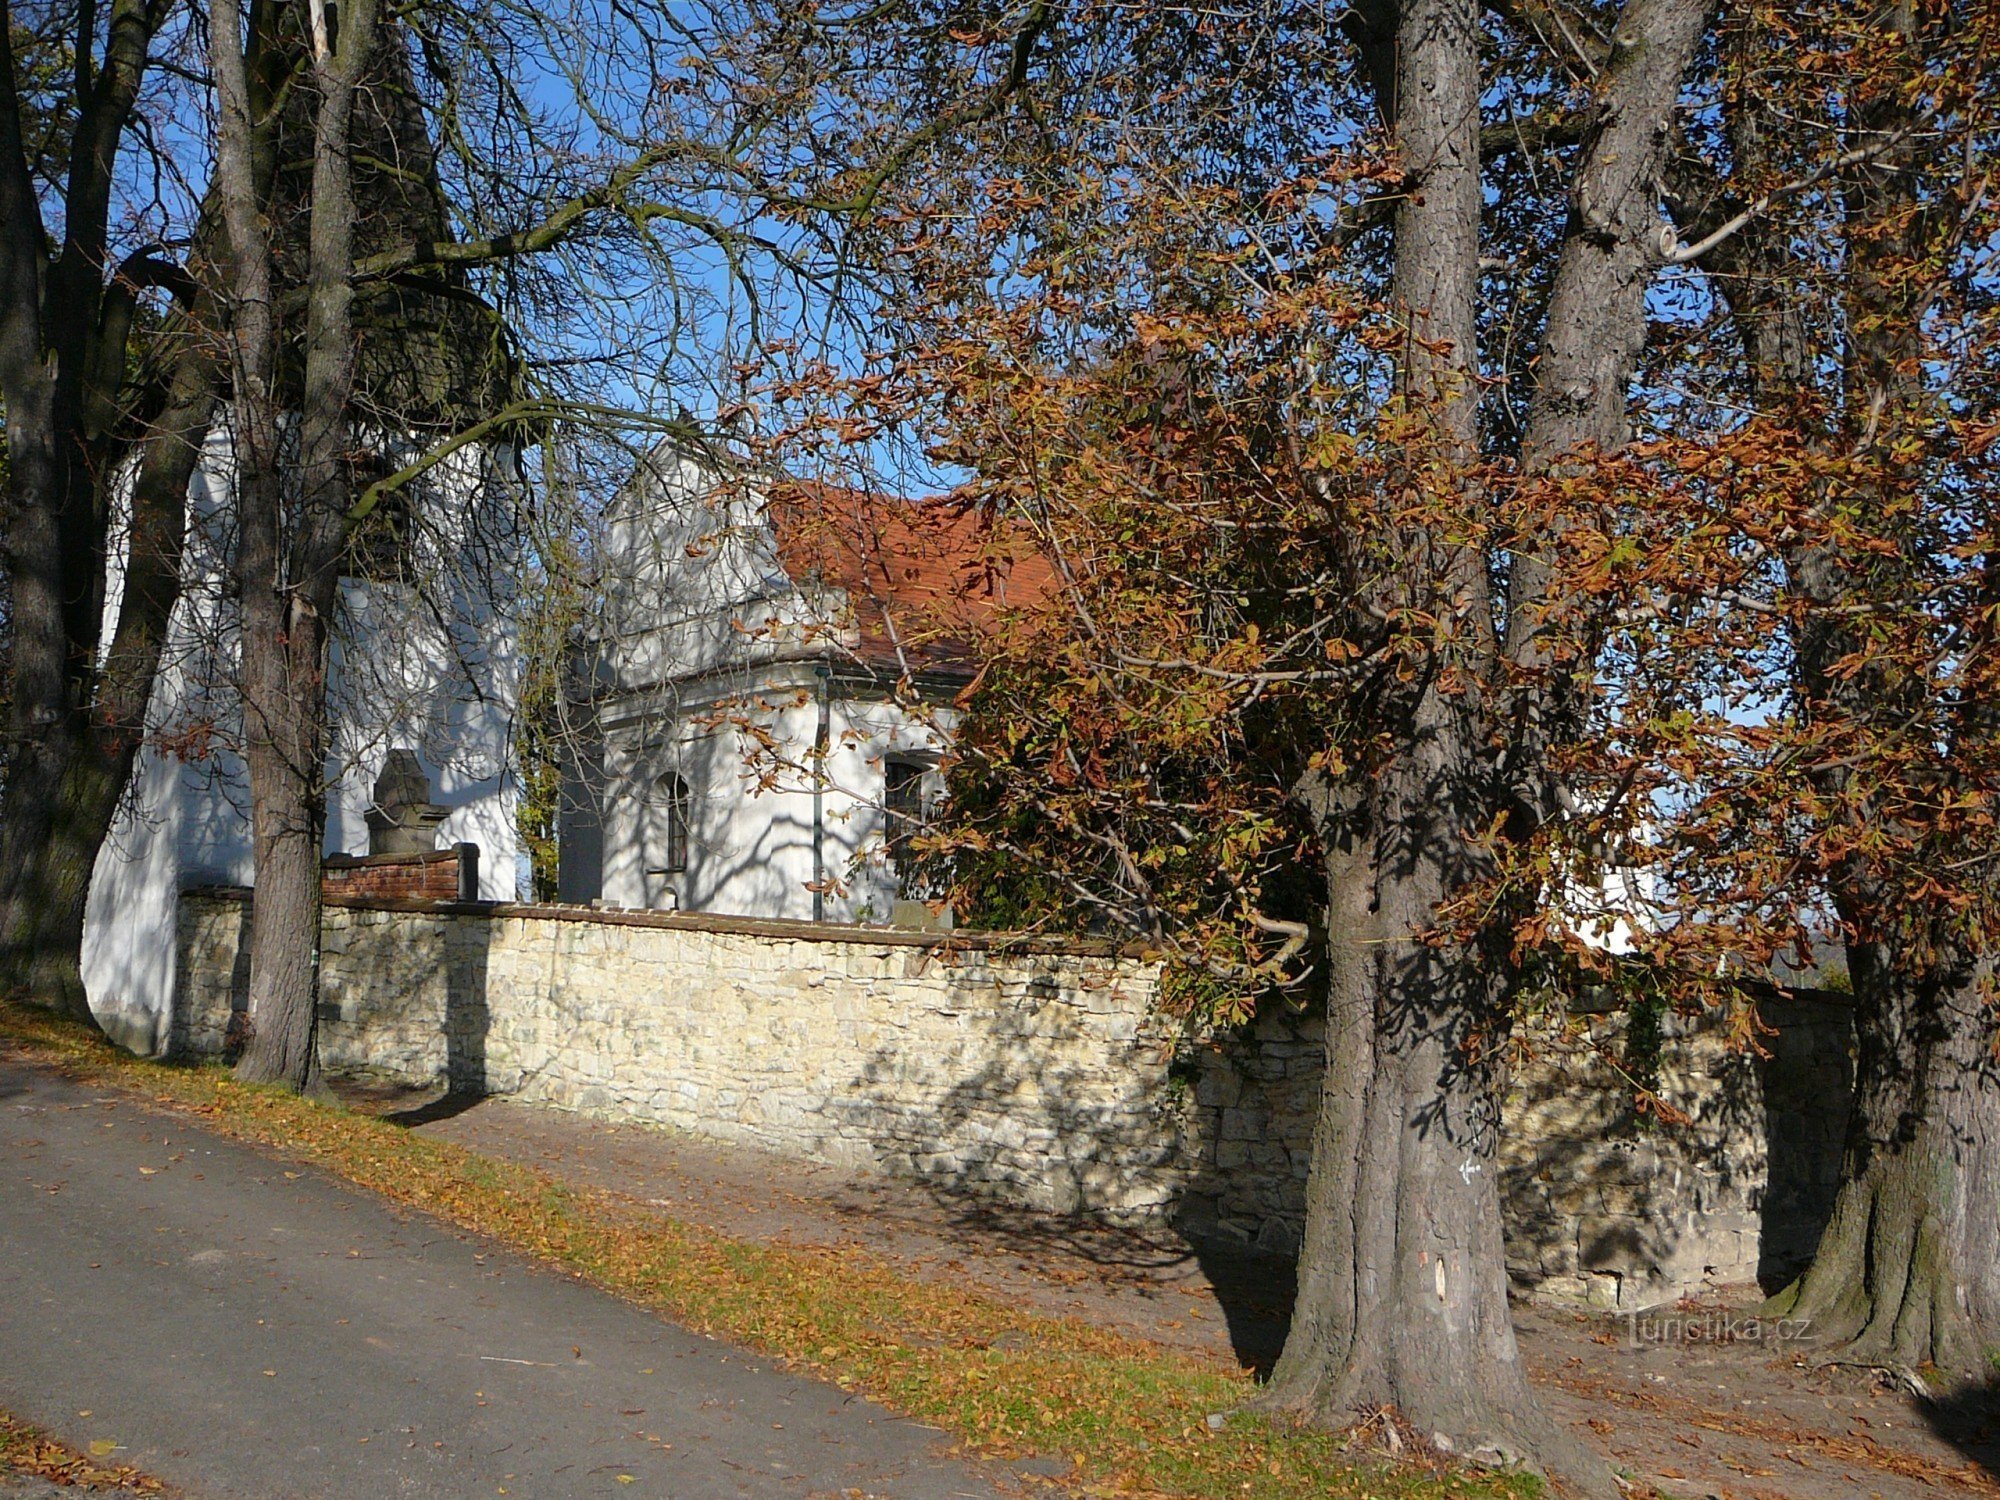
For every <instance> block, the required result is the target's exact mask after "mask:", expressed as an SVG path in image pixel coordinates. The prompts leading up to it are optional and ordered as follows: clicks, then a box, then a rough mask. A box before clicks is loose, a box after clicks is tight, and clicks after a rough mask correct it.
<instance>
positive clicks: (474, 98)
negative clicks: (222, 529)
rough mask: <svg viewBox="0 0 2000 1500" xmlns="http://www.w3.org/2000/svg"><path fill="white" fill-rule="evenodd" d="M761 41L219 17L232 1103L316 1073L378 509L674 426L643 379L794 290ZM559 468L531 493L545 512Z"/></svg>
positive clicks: (635, 27)
mask: <svg viewBox="0 0 2000 1500" xmlns="http://www.w3.org/2000/svg"><path fill="white" fill-rule="evenodd" d="M753 20H758V21H760V24H761V18H759V17H758V16H757V15H755V14H754V12H753V13H752V14H749V15H745V14H738V13H736V12H735V11H734V10H733V9H732V8H729V7H721V6H718V7H715V8H714V9H713V10H712V11H708V10H704V9H702V8H695V9H689V8H685V7H678V6H671V5H660V6H657V7H654V8H652V9H650V10H646V11H644V12H643V13H641V12H633V11H627V12H621V13H620V14H619V15H618V16H615V17H614V16H607V15H605V14H604V13H602V12H601V11H600V10H599V9H598V8H596V7H594V6H591V5H588V4H578V5H577V6H575V7H574V8H573V9H568V10H565V9H563V8H560V7H550V6H542V5H535V6H530V5H516V4H513V3H512V0H489V3H486V4H481V5H474V6H464V7H461V6H455V5H435V6H424V7H419V8H417V9H415V10H412V11H408V12H405V13H399V14H398V15H397V16H395V17H393V18H385V17H384V16H383V15H382V14H380V13H379V12H378V11H377V10H376V9H375V8H374V7H372V6H367V5H364V6H363V7H361V8H359V9H355V8H347V9H343V10H341V11H340V12H338V13H337V14H336V13H335V12H334V11H333V10H331V9H330V8H323V7H320V6H318V5H308V6H306V7H304V8H300V7H298V6H291V5H277V6H270V7H253V8H251V9H250V10H249V11H248V12H247V13H246V12H245V10H244V9H243V8H242V7H241V6H240V5H233V4H230V3H228V0H225V3H224V4H223V5H221V6H218V7H217V8H216V9H215V11H214V25H213V27H212V28H211V51H212V71H213V74H214V77H215V81H216V91H217V101H218V112H217V132H216V133H217V166H216V188H215V196H216V200H217V202H218V204H219V214H220V217H221V218H222V220H223V222H224V223H225V224H226V225H227V227H228V238H229V246H230V257H229V261H228V266H227V274H226V276H225V277H224V278H223V285H222V288H221V290H220V291H219V292H218V301H220V302H222V303H223V304H224V305H226V307H227V309H228V314H229V328H230V335H231V342H230V355H231V377H232V378H231V387H230V389H231V405H232V412H233V417H234V422H233V428H232V437H233V439H234V443H235V477H236V508H237V520H238V533H239V540H238V544H237V552H236V558H235V563H234V568H235V577H236V581H237V586H238V589H239V592H240V594H241V609H242V633H241V641H242V644H241V668H240V673H241V695H242V701H243V710H244V731H243V734H244V752H245V760H246V762H247V764H248V768H249V774H250V783H251V803H252V822H253V842H254V846H255V864H256V888H257V897H256V901H255V904H254V907H253V915H252V927H251V939H250V1004H249V1032H250V1036H249V1042H248V1046H247V1048H246V1050H245V1052H244V1055H243V1057H242V1059H241V1061H240V1062H239V1065H238V1069H239V1073H240V1074H241V1075H242V1076H244V1077H247V1078H253V1079H258V1080H263V1081H274V1082H281V1083H285V1084H288V1085H290V1086H292V1087H295V1088H304V1087H308V1086H310V1085H311V1084H312V1082H313V1079H314V1077H315V1073H316V1061H315V1054H316V1048H315V1037H314V1026H315V1012H316V1004H315V1002H316V965H315V963H314V955H315V950H316V946H317V936H318V926H319V921H318V913H319V850H320V847H321V843H322V840H323V837H324V833H325V785H326V781H327V776H328V770H327V762H328V754H329V749H330V744H329V714H328V706H327V692H328V669H327V661H328V653H329V649H330V645H331V643H332V641H333V640H334V638H335V633H336V632H337V631H338V629H339V623H338V618H339V607H340V602H341V575H342V572H343V569H344V567H345V564H346V562H347V560H348V558H349V555H350V551H351V549H352V546H353V544H354V543H355V541H356V538H357V536H358V535H359V533H360V531H361V529H362V528H363V527H364V526H366V525H367V524H368V523H369V518H370V516H371V515H372V514H373V512H374V511H375V509H376V507H377V506H378V505H381V504H383V503H384V502H385V500H386V499H387V498H388V497H390V496H392V495H393V494H394V493H395V492H396V491H397V490H398V489H399V488H400V487H402V486H405V485H408V484H411V483H414V482H416V481H417V480H418V479H420V478H421V477H422V476H423V475H424V474H426V473H429V472H431V471H432V470H433V469H434V468H436V467H437V466H438V465H440V464H441V463H443V462H444V461H445V460H447V459H449V458H450V457H451V456H452V455H454V454H458V453H461V452H463V451H465V450H466V449H467V448H468V446H469V445H472V444H477V443H493V442H503V443H512V444H515V445H516V446H517V447H518V446H522V445H525V444H526V443H527V442H528V441H530V440H536V441H540V442H541V443H542V444H543V445H544V446H545V447H554V446H557V445H558V444H564V445H567V444H572V443H574V444H575V445H576V446H577V447H583V446H587V441H585V440H587V439H588V438H589V437H593V436H594V437H596V438H599V439H607V434H609V435H610V436H611V437H612V438H615V437H616V435H617V434H618V433H619V432H620V430H621V429H622V430H624V431H629V430H631V429H633V428H638V429H641V430H652V431H658V430H659V429H661V428H663V427H664V428H669V429H682V430H684V429H687V428H689V427H690V426H692V425H693V424H692V423H691V422H690V421H688V420H685V419H681V418H669V419H661V418H658V417H655V416H652V415H651V414H649V413H646V412H644V411H641V410H636V409H635V408H637V407H638V406H639V405H640V398H641V395H642V393H643V392H644V390H645V387H646V385H647V383H648V382H649V381H662V382H664V381H667V380H669V379H671V378H672V377H675V376H683V375H686V374H688V373H689V372H690V370H691V369H692V370H694V371H695V372H696V373H697V374H698V376H699V377H701V378H705V379H707V380H708V381H709V382H710V390H711V391H714V390H715V388H716V387H717V386H718V385H726V383H727V381H728V380H729V379H730V378H731V372H732V362H731V361H730V359H729V358H728V357H727V349H728V347H729V342H730V340H732V339H735V338H740V337H745V336H748V337H753V338H754V337H761V336H762V331H763V327H764V324H763V321H762V320H763V318H764V315H765V313H766V310H767V308H768V307H769V296H770V291H771V284H772V281H773V280H774V279H781V278H785V277H790V278H793V279H795V280H802V281H810V279H811V277H812V275H813V274H814V273H813V271H812V268H811V267H810V266H809V265H808V264H807V262H806V260H805V258H804V256H803V254H802V252H801V248H800V247H801V246H803V245H806V244H808V243H809V242H810V238H811V237H810V235H809V234H807V233H805V232H804V231H794V232H791V233H789V234H787V235H786V236H784V237H783V238H774V237H773V236H772V235H771V234H769V233H766V232H764V230H763V229H761V228H760V227H759V220H760V218H762V217H764V216H768V215H771V214H772V213H773V212H774V210H775V209H777V208H780V207H783V206H785V205H787V204H789V203H790V201H791V200H790V199H789V197H788V196H787V194H788V192H789V189H788V187H787V184H786V183H785V181H784V179H783V177H782V176H781V175H771V174H767V173H765V172H764V171H763V170H762V169H761V167H760V165H759V163H758V162H756V161H755V160H754V159H753V157H754V149H755V148H759V147H760V146H761V145H762V143H764V142H766V141H767V140H769V139H770V138H772V137H775V136H777V135H779V134H781V133H782V130H783V129H784V128H785V124H786V121H787V120H788V118H789V111H791V110H793V109H794V108H796V107H797V104H798V102H799V101H802V100H807V99H810V98H811V97H812V95H811V91H810V89H807V88H802V87H801V86H800V84H799V78H798V76H797V75H799V74H800V72H801V70H803V73H804V76H805V77H808V78H817V77H819V76H821V75H820V74H819V73H818V72H816V71H813V70H815V69H817V68H819V67H821V66H823V58H821V57H820V56H819V55H818V54H808V55H806V56H804V58H803V60H802V59H801V56H800V54H799V53H798V51H797V49H787V48H782V47H781V48H777V49H776V50H772V51H760V50H758V49H756V48H754V47H751V46H748V45H747V36H746V33H747V32H749V31H752V30H754V29H755V28H754V27H752V26H751V25H750V24H749V23H750V22H751V21H753ZM662 38H672V39H674V42H675V44H676V47H677V49H678V51H677V54H676V55H673V56H663V55H662V54H661V47H662ZM536 59H539V60H540V61H536ZM544 69H546V70H547V71H548V72H550V73H552V74H553V75H554V76H555V77H557V78H561V79H562V80H563V82H564V83H565V84H566V85H567V87H568V88H569V89H571V90H573V95H572V96H570V97H567V98H564V97H561V95H562V93H563V90H562V89H561V88H558V87H557V86H555V84H554V83H552V82H551V80H550V79H549V78H545V77H543V76H542V73H543V71H544ZM552 99H553V101H554V102H553V103H551V102H550V101H551V100H552ZM776 154H777V155H779V156H782V153H781V152H779V153H776ZM301 159H303V160H306V161H309V162H310V168H309V171H308V172H305V173H299V172H297V171H292V172H291V174H290V175H289V176H288V175H287V173H288V166H287V164H288V163H292V162H296V161H299V160H301ZM704 278H708V279H709V280H710V282H711V284H710V285H708V286H706V287H703V286H702V285H701V284H700V283H701V282H702V281H703V279H704ZM710 318H712V320H713V323H714V325H715V328H716V329H717V330H719V332H718V334H717V338H716V340H713V341H712V340H711V339H710V337H709V333H710V330H709V329H708V328H706V327H704V322H705V320H708V319H710ZM746 321H747V325H748V327H747V332H746V331H744V330H742V329H739V326H738V325H739V323H742V322H746ZM717 342H719V343H720V344H721V347H722V349H723V351H724V352H722V353H717ZM649 362H650V363H651V364H652V368H651V369H650V370H649V369H647V368H646V366H647V364H648V363H649ZM593 377H594V379H595V381H596V383H595V385H592V384H591V380H592V378H593ZM718 404H720V401H719V400H718ZM607 441H609V439H607ZM609 446H610V447H612V449H613V450H614V451H616V452H617V453H620V454H622V455H624V457H625V460H626V462H627V463H628V464H629V461H630V458H631V452H630V447H629V445H628V444H625V443H623V442H622V441H609ZM364 450H374V451H375V452H376V453H377V454H378V455H379V454H385V453H393V454H395V461H394V462H392V463H389V464H388V465H387V466H386V467H387V468H388V470H389V472H387V473H386V474H383V475H382V476H380V477H375V478H371V479H366V480H362V479H357V469H358V467H359V465H358V462H357V458H358V455H360V454H361V453H362V452H363V451H364ZM576 458H577V455H576V453H575V451H573V450H571V449H568V448H566V449H565V451H564V453H563V454H562V458H561V461H560V462H558V463H554V464H551V465H550V466H549V468H550V469H551V471H552V472H555V473H557V474H559V475H560V476H561V478H560V482H559V483H557V484H554V485H550V486H545V487H544V489H543V491H542V498H543V499H544V500H546V499H548V498H549V497H550V496H552V495H555V494H557V493H558V492H560V491H562V490H564V489H565V488H566V487H568V486H569V485H570V484H571V482H572V480H573V477H574V474H575V472H576V471H577V467H578V466H577V463H576ZM627 472H629V469H628V470H627ZM621 477H622V476H621ZM492 498H493V497H492V496H490V495H488V496H483V497H478V498H474V499H470V500H468V501H467V502H466V503H467V504H468V505H470V506H474V507H477V506H478V505H481V504H485V503H488V502H489V501H490V500H491V499H492ZM524 531H525V532H531V533H532V534H533V542H532V545H533V546H534V548H535V549H536V551H535V555H534V556H532V557H524V558H521V559H519V561H520V562H521V563H522V564H523V565H524V566H529V567H537V568H541V569H544V570H547V569H557V570H561V569H566V568H569V567H572V566H573V565H574V564H575V562H576V559H575V558H574V557H573V556H572V554H571V540H572V538H571V535H570V533H569V531H568V530H566V529H565V526H564V524H563V523H561V522H556V523H554V524H547V525H541V526H539V527H536V526H534V525H532V524H525V523H524ZM563 588H564V585H562V584H560V583H556V584H552V585H551V586H550V587H548V588H547V589H546V590H545V593H546V594H547V595H549V596H550V597H555V596H559V595H560V594H561V593H562V592H563ZM540 623H542V622H540V621H537V622H536V624H537V625H538V626H539V624H540ZM555 628H556V629H557V630H558V632H559V631H560V629H561V627H560V625H559V624H557V625H556V626H555ZM547 686H548V684H547V682H546V680H544V681H543V682H541V683H540V687H541V688H542V689H544V692H543V695H542V696H543V700H544V704H545V703H546V698H547V693H546V691H545V690H546V688H547Z"/></svg>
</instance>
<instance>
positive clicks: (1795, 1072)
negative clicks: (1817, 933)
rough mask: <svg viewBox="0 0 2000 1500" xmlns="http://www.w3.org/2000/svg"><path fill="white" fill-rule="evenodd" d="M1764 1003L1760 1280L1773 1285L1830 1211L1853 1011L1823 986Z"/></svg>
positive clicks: (1841, 1144)
mask: <svg viewBox="0 0 2000 1500" xmlns="http://www.w3.org/2000/svg"><path fill="white" fill-rule="evenodd" d="M1759 1009H1760V1011H1761V1012H1762V1014H1763V1017H1764V1020H1765V1022H1766V1023H1767V1024H1769V1025H1771V1026H1774V1027H1776V1028H1777V1034H1776V1035H1775V1036H1773V1037H1767V1038H1766V1039H1765V1045H1766V1048H1767V1049H1768V1050H1769V1052H1770V1054H1771V1055H1770V1056H1769V1057H1768V1058H1765V1059H1763V1060H1762V1061H1761V1062H1760V1064H1759V1072H1760V1075H1761V1081H1762V1083H1763V1095H1764V1132H1765V1142H1766V1150H1767V1152H1768V1154H1769V1157H1770V1163H1771V1167H1770V1181H1769V1182H1768V1184H1767V1185H1766V1187H1765V1189H1764V1200H1763V1204H1762V1212H1761V1226H1760V1227H1761V1230H1762V1232H1761V1234H1760V1236H1759V1240H1758V1258H1757V1280H1758V1283H1759V1284H1760V1285H1761V1286H1762V1287H1763V1288H1764V1290H1765V1291H1766V1292H1775V1291H1779V1290H1781V1289H1782V1288H1783V1287H1784V1286H1786V1285H1787V1284H1788V1283H1789V1282H1790V1281H1791V1280H1792V1279H1793V1278H1794V1277H1795V1276H1797V1275H1798V1274H1799V1273H1800V1272H1801V1271H1803V1270H1804V1269H1805V1268H1806V1265H1807V1263H1808V1262H1810V1261H1811V1259H1812V1257H1813V1252H1814V1251H1816V1250H1817V1249H1818V1248H1819V1238H1820V1235H1821V1234H1823V1233H1824V1232H1825V1230H1826V1225H1827V1221H1828V1220H1829V1219H1831V1218H1832V1217H1833V1200H1834V1196H1835V1194H1837V1193H1838V1192H1839V1190H1840V1167H1841V1161H1842V1158H1843V1157H1844V1155H1845V1154H1846V1145H1847V1119H1848V1115H1849V1113H1850V1111H1851V1109H1852V1107H1853V1099H1854V1059H1853V1041H1854V1013H1853V1003H1852V1000H1851V999H1850V998H1849V997H1847V996H1845V995H1838V994H1834V993H1831V992H1828V991H1824V990H1821V991H1811V992H1801V993H1800V994H1797V995H1794V996H1792V997H1790V998H1788V999H1769V1000H1765V1001H1764V1002H1762V1004H1761V1005H1760V1006H1759Z"/></svg>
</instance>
